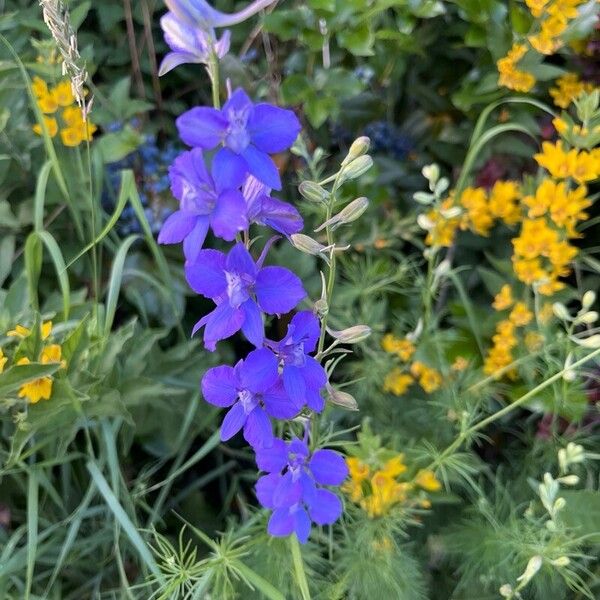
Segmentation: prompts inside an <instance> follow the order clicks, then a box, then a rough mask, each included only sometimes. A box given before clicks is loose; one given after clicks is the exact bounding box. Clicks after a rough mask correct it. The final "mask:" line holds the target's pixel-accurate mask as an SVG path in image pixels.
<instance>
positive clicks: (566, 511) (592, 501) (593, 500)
mask: <svg viewBox="0 0 600 600" xmlns="http://www.w3.org/2000/svg"><path fill="white" fill-rule="evenodd" d="M560 495H561V496H562V497H563V498H564V499H565V500H566V501H567V504H566V505H565V507H564V508H563V509H562V510H561V511H560V519H561V521H563V522H564V523H565V524H566V525H567V526H568V527H572V528H573V529H576V530H577V532H578V533H579V534H581V535H588V534H589V535H590V538H588V539H592V540H593V541H594V542H595V543H596V544H598V543H600V492H599V491H597V490H564V489H563V490H561V492H560Z"/></svg>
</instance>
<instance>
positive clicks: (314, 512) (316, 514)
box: [308, 490, 342, 525]
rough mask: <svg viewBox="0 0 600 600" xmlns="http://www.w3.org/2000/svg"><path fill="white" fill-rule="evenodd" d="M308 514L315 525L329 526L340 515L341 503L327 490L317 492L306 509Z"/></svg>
mask: <svg viewBox="0 0 600 600" xmlns="http://www.w3.org/2000/svg"><path fill="white" fill-rule="evenodd" d="M308 513H309V514H310V518H311V519H312V520H313V521H314V522H315V523H317V525H331V523H334V522H335V521H337V520H338V519H339V517H340V515H341V514H342V502H341V501H340V499H339V498H338V497H337V496H336V495H335V494H334V493H333V492H330V491H329V490H317V491H316V493H315V498H314V501H313V502H312V503H311V504H310V505H309V507H308Z"/></svg>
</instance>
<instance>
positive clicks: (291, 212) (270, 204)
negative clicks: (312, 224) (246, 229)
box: [242, 175, 304, 235]
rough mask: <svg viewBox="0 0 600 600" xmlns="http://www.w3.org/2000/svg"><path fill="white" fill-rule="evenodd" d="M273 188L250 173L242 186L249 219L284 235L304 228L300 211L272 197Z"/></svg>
mask: <svg viewBox="0 0 600 600" xmlns="http://www.w3.org/2000/svg"><path fill="white" fill-rule="evenodd" d="M270 192H271V190H270V189H269V188H268V187H267V186H266V185H264V184H263V183H261V182H260V181H259V180H258V179H256V177H254V176H253V175H248V177H246V180H245V181H244V185H243V187H242V195H243V196H244V200H245V201H246V211H247V213H248V220H249V221H250V222H251V223H258V224H259V225H266V226H268V227H271V228H272V229H274V230H275V231H278V232H279V233H283V234H284V235H292V233H298V232H299V231H301V230H302V227H303V226H304V223H303V221H302V217H301V216H300V213H299V212H298V211H297V210H296V209H295V208H294V207H293V206H292V205H291V204H288V203H287V202H283V201H282V200H278V199H277V198H272V197H271V196H270Z"/></svg>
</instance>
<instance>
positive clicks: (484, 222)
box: [459, 187, 494, 236]
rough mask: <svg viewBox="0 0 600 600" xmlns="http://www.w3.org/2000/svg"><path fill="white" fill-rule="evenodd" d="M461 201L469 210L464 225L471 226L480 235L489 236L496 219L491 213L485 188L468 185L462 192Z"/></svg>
mask: <svg viewBox="0 0 600 600" xmlns="http://www.w3.org/2000/svg"><path fill="white" fill-rule="evenodd" d="M459 202H460V204H461V205H462V206H463V207H464V208H465V209H466V210H467V214H466V215H465V219H463V226H464V227H469V228H471V229H472V230H473V231H474V232H475V233H477V234H479V235H482V236H487V235H488V234H489V231H490V229H491V227H492V225H493V224H494V219H493V218H492V215H491V213H490V209H489V206H488V201H487V198H486V194H485V190H484V189H483V188H472V187H468V188H466V189H465V191H464V192H463V193H462V194H461V196H460V200H459Z"/></svg>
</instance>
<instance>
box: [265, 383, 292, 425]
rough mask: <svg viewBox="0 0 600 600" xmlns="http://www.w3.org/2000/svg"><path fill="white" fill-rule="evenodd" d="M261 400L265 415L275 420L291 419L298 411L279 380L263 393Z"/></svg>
mask: <svg viewBox="0 0 600 600" xmlns="http://www.w3.org/2000/svg"><path fill="white" fill-rule="evenodd" d="M262 398H263V402H264V403H265V409H266V411H267V413H268V414H269V415H271V416H272V417H275V418H276V419H291V418H292V417H295V416H296V415H297V414H298V410H299V409H298V408H297V407H296V405H295V404H294V403H293V402H292V401H291V400H290V397H289V396H288V393H287V392H286V391H285V387H284V385H283V381H282V380H281V379H280V380H279V381H277V383H276V384H275V385H274V386H272V387H270V388H269V389H268V390H267V391H266V392H264V394H263V397H262Z"/></svg>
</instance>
